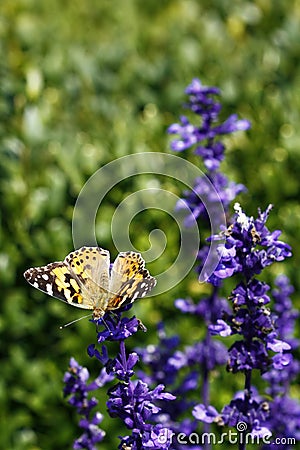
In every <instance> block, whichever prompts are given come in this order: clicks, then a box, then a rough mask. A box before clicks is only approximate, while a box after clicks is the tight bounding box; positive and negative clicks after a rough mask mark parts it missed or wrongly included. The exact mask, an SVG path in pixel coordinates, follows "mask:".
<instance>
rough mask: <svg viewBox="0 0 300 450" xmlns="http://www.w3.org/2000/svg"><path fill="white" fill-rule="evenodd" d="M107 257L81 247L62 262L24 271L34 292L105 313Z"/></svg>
mask: <svg viewBox="0 0 300 450" xmlns="http://www.w3.org/2000/svg"><path fill="white" fill-rule="evenodd" d="M108 268H109V253H108V252H107V251H106V250H103V249H101V248H99V247H82V248H80V249H79V250H75V251H74V252H72V253H70V254H69V255H68V256H66V258H65V260H64V261H63V262H54V263H51V264H48V265H47V266H43V267H35V268H31V269H28V270H26V272H25V273H24V277H25V278H26V280H27V281H28V282H29V283H30V284H31V285H32V286H33V287H35V288H37V289H39V290H41V291H42V292H45V293H46V294H48V295H51V296H52V297H56V298H58V299H60V300H62V301H64V302H67V303H69V304H71V305H73V306H76V307H78V308H83V309H95V308H96V307H98V308H100V309H103V310H104V309H106V306H107V301H108V300H107V298H108V295H107V290H108V277H109V275H108Z"/></svg>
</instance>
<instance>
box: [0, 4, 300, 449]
mask: <svg viewBox="0 0 300 450" xmlns="http://www.w3.org/2000/svg"><path fill="white" fill-rule="evenodd" d="M299 19H300V7H299V3H298V2H297V1H296V0H294V1H293V0H290V1H288V2H287V1H285V0H277V1H276V5H275V4H274V2H272V1H271V0H256V1H249V2H247V1H241V0H235V1H229V0H225V1H224V0H213V1H211V0H203V1H196V0H162V1H157V0H148V1H146V2H144V1H142V0H123V1H122V2H121V1H115V0H111V1H108V0H102V1H96V0H87V1H79V0H75V1H65V2H60V1H58V0H40V1H35V0H2V1H1V4H0V71H1V72H0V73H1V75H0V76H1V80H0V92H1V94H0V117H1V120H0V142H1V143H0V194H1V215H0V220H1V228H0V242H1V248H0V283H1V293H2V301H1V316H0V332H1V377H0V404H1V408H0V436H1V440H0V448H1V449H2V448H3V449H5V450H25V449H26V450H39V449H43V450H45V449H47V450H52V449H53V450H54V449H65V448H71V442H72V440H73V439H74V437H76V436H77V435H78V430H77V428H76V420H75V419H76V418H75V417H74V416H73V412H71V411H70V409H69V408H68V406H67V405H66V403H65V401H64V400H63V399H62V394H61V390H62V376H63V373H64V371H65V370H66V368H67V365H68V361H69V358H70V356H71V355H74V356H75V357H76V358H78V360H79V362H80V363H82V364H85V363H87V364H88V365H89V367H90V368H91V371H92V372H93V369H95V371H94V374H95V373H96V367H93V362H91V361H88V358H87V356H86V347H87V345H88V344H89V343H91V342H93V341H94V329H93V327H92V326H91V324H90V323H89V322H88V321H87V320H83V321H81V322H79V323H78V324H76V325H75V326H73V327H69V328H67V329H66V330H64V331H62V332H61V331H60V330H59V325H61V324H63V323H66V322H68V321H69V320H72V319H73V318H75V317H78V316H80V311H79V312H78V311H74V309H72V308H68V306H67V305H64V304H61V303H60V302H56V301H54V300H51V299H49V298H47V297H46V296H45V295H43V294H41V293H39V292H35V290H34V289H31V288H30V287H29V286H26V284H25V281H24V279H23V276H22V274H23V271H24V270H25V269H26V268H28V267H30V266H35V265H44V264H45V263H48V262H50V261H54V260H60V259H62V258H64V256H65V255H66V254H67V253H68V252H69V251H71V250H72V249H73V247H72V237H71V219H72V212H73V207H74V204H75V201H76V198H77V196H78V194H79V192H80V190H81V188H82V187H83V185H84V183H85V181H86V180H87V179H88V178H89V177H90V176H91V175H92V174H93V173H94V172H95V171H96V170H97V169H98V168H99V167H101V166H103V165H104V164H106V163H107V162H109V161H112V160H114V159H116V158H118V157H120V156H123V155H127V154H131V153H134V152H143V151H163V152H170V150H169V147H168V142H169V138H168V137H167V134H166V128H167V126H168V125H170V124H171V123H172V122H175V121H177V120H178V117H179V114H181V113H182V109H181V105H182V103H183V101H184V95H183V90H184V88H185V86H186V85H187V84H189V83H190V81H191V80H192V78H194V77H199V78H200V79H201V80H202V81H203V83H204V84H208V85H216V86H218V87H220V88H221V90H222V93H223V104H224V108H223V115H224V117H227V116H228V115H229V114H231V113H233V112H237V113H238V114H239V116H240V117H244V118H248V119H250V120H251V122H252V130H251V131H250V132H247V133H246V134H241V135H240V134H237V135H235V136H234V137H230V138H229V139H228V140H227V142H226V143H227V148H228V150H227V156H226V161H225V162H224V163H223V165H222V169H223V171H225V172H226V173H227V175H229V176H230V177H231V178H232V179H234V180H235V181H237V182H242V183H244V184H245V185H246V186H247V187H248V193H247V194H245V195H243V196H242V197H241V198H240V202H241V203H242V205H243V207H244V208H245V209H246V211H247V212H248V213H250V214H255V212H256V210H257V207H258V206H261V207H262V208H265V207H266V206H267V205H268V204H269V203H273V204H274V205H275V208H274V212H273V214H272V215H271V218H270V223H269V225H270V227H271V228H280V229H283V230H284V233H283V239H284V240H286V241H287V242H288V243H289V244H290V245H292V247H293V251H294V256H293V258H292V259H291V260H290V261H288V262H285V263H284V264H282V265H276V267H275V268H274V269H272V270H273V272H274V273H275V272H276V273H279V272H282V271H284V272H285V273H287V274H288V275H289V276H290V277H291V279H292V282H293V283H294V285H295V287H296V289H297V291H299V284H300V283H299V276H298V271H297V269H298V267H299V263H300V260H299V252H298V246H299V245H298V242H299V234H300V232H299V219H300V206H299V173H300V158H299V155H300V134H299V131H298V129H299V122H300V120H299V111H300V96H299V87H300V65H299V57H300V27H299ZM163 183H166V185H167V186H169V188H170V189H173V187H172V183H171V182H170V180H164V181H163ZM168 183H169V184H168ZM136 188H137V186H136V185H135V184H134V182H131V183H129V184H127V185H126V186H125V187H124V186H123V187H122V189H121V188H119V189H116V190H114V192H113V193H112V196H111V197H109V198H108V199H107V203H106V204H105V205H104V207H103V209H102V216H101V218H99V221H98V222H97V223H98V225H97V226H98V228H97V230H98V239H99V244H100V245H102V246H103V247H106V248H109V249H110V250H111V251H112V253H113V255H115V254H116V249H115V248H114V247H113V244H112V241H111V236H110V223H109V220H110V217H111V214H112V212H113V210H114V208H115V206H116V205H117V204H118V202H119V201H120V200H121V199H122V198H123V197H125V196H126V193H130V192H133V191H134V190H135V189H136ZM174 189H175V188H174ZM176 189H178V188H176ZM176 189H175V190H176ZM177 193H178V194H180V192H179V191H178V190H177ZM153 217H154V216H152V215H151V214H149V215H143V216H142V221H143V222H142V228H141V224H140V225H139V224H136V227H137V229H138V230H139V232H138V233H137V234H136V235H135V233H134V227H133V232H132V234H133V241H134V240H135V239H136V242H137V244H138V245H140V247H141V250H142V249H143V246H145V245H146V243H147V236H148V234H149V232H150V231H151V228H152V221H153V220H154V219H153ZM158 220H162V219H160V218H158ZM170 220H171V219H168V218H164V219H163V221H164V222H165V227H166V229H168V227H169V223H168V221H170ZM170 226H171V224H170ZM138 227H140V228H138ZM141 230H142V233H141ZM141 234H142V235H143V236H145V237H138V236H137V235H139V236H140V235H141ZM168 237H169V241H168V246H167V249H166V253H165V255H164V257H163V259H162V262H159V261H158V262H157V263H156V265H155V263H154V264H153V266H152V268H153V272H154V273H155V272H156V273H158V272H159V271H160V270H161V269H162V268H163V267H165V266H166V267H167V266H168V263H169V262H170V261H171V260H172V259H173V258H174V255H176V251H177V245H178V244H177V235H176V233H173V234H172V233H171V235H170V236H168ZM145 239H146V241H145ZM272 270H271V271H272ZM195 280H196V278H195V276H194V275H193V274H192V276H191V277H190V278H189V280H188V281H186V282H184V283H183V284H182V285H180V286H179V287H177V289H176V290H174V291H172V292H169V293H168V294H166V295H165V296H162V298H155V299H154V300H153V301H151V304H150V301H149V300H145V302H144V303H143V305H142V306H141V305H140V304H138V305H137V306H136V309H135V312H136V313H137V315H138V316H139V317H140V318H141V319H142V320H143V321H144V323H145V324H146V325H147V327H148V329H149V331H148V333H147V336H142V337H141V339H143V340H144V341H145V342H152V341H155V339H156V338H155V324H156V323H157V322H158V321H159V320H161V319H163V320H165V321H166V323H167V327H168V330H169V331H170V332H181V333H182V334H183V335H184V336H185V339H186V342H188V341H187V338H188V336H186V333H185V330H186V327H190V324H189V323H188V321H187V319H186V318H181V317H178V316H177V315H176V312H175V310H174V308H173V300H174V299H175V298H176V297H177V296H179V295H180V296H186V295H188V294H190V293H194V294H195V296H196V298H197V294H198V293H199V292H200V288H199V287H198V285H197V282H196V281H195ZM202 289H203V288H202ZM204 289H205V288H204ZM298 299H299V297H298V295H297V294H296V295H295V304H297V302H298V305H299V301H298ZM140 303H142V302H140ZM192 331H193V333H191V334H193V335H194V338H197V337H198V336H199V333H200V331H199V329H198V327H197V324H194V328H192ZM136 344H137V342H133V343H132V345H136ZM138 344H140V341H139V342H138ZM222 377H226V383H227V384H226V385H227V386H230V384H231V385H232V386H233V389H235V388H236V387H237V384H236V383H237V381H236V380H235V379H233V378H234V377H232V376H231V375H226V374H223V375H222ZM221 382H222V378H221V379H219V380H218V379H217V380H216V392H217V398H216V399H214V398H213V401H214V400H215V401H216V402H219V403H220V404H222V402H224V401H228V400H229V399H230V395H231V394H230V392H229V389H228V390H227V391H226V392H224V390H223V389H222V388H221ZM218 383H219V384H218ZM223 386H224V384H223ZM295 395H298V394H297V392H295ZM104 401H105V397H103V399H102V401H101V404H100V407H101V410H102V412H104V411H105V404H104ZM115 422H116V421H110V420H106V421H105V422H104V423H103V428H105V429H106V431H107V432H108V438H107V441H106V443H103V444H102V446H100V448H103V449H105V448H115V447H116V442H117V441H116V436H118V434H119V433H121V432H122V430H120V429H119V427H118V424H117V423H115Z"/></svg>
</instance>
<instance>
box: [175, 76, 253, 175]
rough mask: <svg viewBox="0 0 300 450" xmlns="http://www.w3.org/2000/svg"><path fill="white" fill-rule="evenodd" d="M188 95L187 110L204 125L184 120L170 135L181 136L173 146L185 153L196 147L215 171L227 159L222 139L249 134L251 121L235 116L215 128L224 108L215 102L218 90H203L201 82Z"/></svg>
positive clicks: (208, 88) (197, 151) (210, 168)
mask: <svg viewBox="0 0 300 450" xmlns="http://www.w3.org/2000/svg"><path fill="white" fill-rule="evenodd" d="M186 94H187V95H188V96H189V101H188V103H187V104H186V105H185V106H186V108H188V109H190V110H191V111H192V112H194V113H195V114H197V115H199V116H200V117H201V123H200V125H199V126H195V125H193V124H191V123H190V121H189V120H188V118H187V117H185V116H182V117H181V118H180V123H176V124H173V125H171V126H170V127H169V129H168V133H170V134H177V135H179V138H177V139H174V140H173V141H172V142H171V149H172V150H174V151H177V152H181V151H183V150H186V149H188V148H190V147H194V146H195V153H196V154H197V155H199V156H201V157H202V159H203V162H204V165H205V166H206V168H207V169H208V170H209V171H214V170H216V169H218V167H219V165H220V162H221V161H222V160H223V159H224V150H225V146H224V144H223V143H222V142H220V141H218V140H217V138H218V136H222V135H225V134H230V133H233V132H235V131H240V130H248V129H249V128H250V123H249V121H248V120H238V118H237V115H236V114H233V115H231V116H230V117H228V119H227V120H225V121H224V122H223V123H219V125H216V126H214V124H215V123H216V122H217V121H218V118H219V113H220V111H221V104H220V103H218V102H216V101H215V99H214V96H218V95H219V94H220V91H219V89H217V88H215V87H207V86H203V85H202V84H201V82H200V80H198V79H194V80H193V81H192V83H191V84H190V85H189V86H188V87H187V89H186Z"/></svg>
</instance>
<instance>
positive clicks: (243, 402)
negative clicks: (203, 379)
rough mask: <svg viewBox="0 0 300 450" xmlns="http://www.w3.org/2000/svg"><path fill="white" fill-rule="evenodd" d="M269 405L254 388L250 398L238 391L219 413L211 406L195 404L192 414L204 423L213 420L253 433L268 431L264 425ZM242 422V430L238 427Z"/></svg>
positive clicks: (219, 423) (222, 424)
mask: <svg viewBox="0 0 300 450" xmlns="http://www.w3.org/2000/svg"><path fill="white" fill-rule="evenodd" d="M269 414H270V412H269V405H268V403H267V402H266V401H264V400H263V399H262V398H261V397H260V396H258V395H257V394H256V392H255V390H254V392H253V393H252V398H248V397H245V396H244V393H242V392H238V393H237V394H236V395H235V397H234V399H233V400H232V401H231V402H230V404H229V405H226V406H225V407H224V408H223V409H222V412H221V413H219V412H218V411H217V410H216V409H215V408H214V407H213V406H208V407H205V406H204V405H202V404H199V405H197V406H195V408H194V409H193V416H194V417H195V418H196V419H197V420H200V421H201V422H205V423H212V422H215V423H217V424H218V425H221V426H224V425H227V426H229V427H235V428H237V430H238V431H241V432H242V431H244V432H245V431H247V433H251V432H252V431H253V430H254V432H255V434H257V433H259V431H260V432H263V434H265V433H268V434H270V431H269V430H268V428H267V427H266V426H265V424H266V422H267V419H268V417H269ZM241 424H243V430H242V429H241V428H240V427H241Z"/></svg>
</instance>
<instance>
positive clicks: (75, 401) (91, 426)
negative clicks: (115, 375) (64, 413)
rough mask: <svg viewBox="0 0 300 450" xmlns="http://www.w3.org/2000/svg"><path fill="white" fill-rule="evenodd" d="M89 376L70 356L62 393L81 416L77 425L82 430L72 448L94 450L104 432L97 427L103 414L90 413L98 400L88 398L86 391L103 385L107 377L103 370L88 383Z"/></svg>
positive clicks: (107, 379)
mask: <svg viewBox="0 0 300 450" xmlns="http://www.w3.org/2000/svg"><path fill="white" fill-rule="evenodd" d="M89 376H90V375H89V372H88V370H87V369H86V368H85V367H82V366H80V365H79V364H78V363H77V361H76V360H75V359H74V358H71V360H70V367H69V371H68V372H66V373H65V376H64V382H65V388H64V395H65V396H70V398H69V400H68V402H69V403H70V405H72V406H74V407H75V408H76V410H77V413H78V414H79V415H81V416H82V418H81V419H80V421H79V426H80V428H82V429H83V430H84V432H83V434H82V435H81V436H80V437H79V438H78V439H76V440H75V442H74V446H73V448H74V449H87V450H96V444H97V442H100V441H102V440H103V438H104V436H105V432H104V431H103V430H101V428H99V427H98V425H99V423H101V422H102V419H103V416H102V415H101V414H100V413H99V412H96V413H95V414H94V416H92V415H91V412H92V409H93V408H94V407H95V406H96V405H97V404H98V401H97V400H96V399H95V398H94V397H92V398H88V393H89V392H90V391H91V390H95V389H97V388H98V387H100V386H103V385H104V384H105V383H106V382H107V381H109V377H108V376H107V374H106V373H105V371H102V372H101V373H100V375H99V377H98V378H97V379H96V380H95V381H94V382H92V383H89V384H88V379H89Z"/></svg>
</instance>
